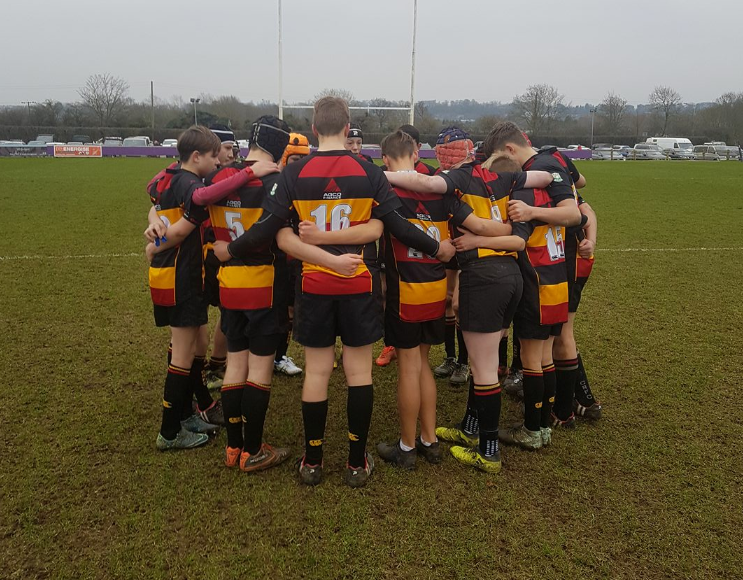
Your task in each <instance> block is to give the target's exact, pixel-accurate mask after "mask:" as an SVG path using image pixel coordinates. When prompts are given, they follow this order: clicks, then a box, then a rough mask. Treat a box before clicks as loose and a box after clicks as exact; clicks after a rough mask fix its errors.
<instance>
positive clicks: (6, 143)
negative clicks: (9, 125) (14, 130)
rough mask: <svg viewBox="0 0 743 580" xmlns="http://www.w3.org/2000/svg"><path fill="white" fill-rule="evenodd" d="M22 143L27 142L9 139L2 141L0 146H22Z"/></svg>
mask: <svg viewBox="0 0 743 580" xmlns="http://www.w3.org/2000/svg"><path fill="white" fill-rule="evenodd" d="M21 145H25V143H24V142H23V141H21V140H20V139H7V140H4V141H0V147H20V146H21Z"/></svg>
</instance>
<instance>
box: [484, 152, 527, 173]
mask: <svg viewBox="0 0 743 580" xmlns="http://www.w3.org/2000/svg"><path fill="white" fill-rule="evenodd" d="M482 165H483V167H485V169H489V170H490V171H492V172H493V173H504V172H511V173H515V172H518V171H521V166H520V165H519V164H518V163H517V162H516V161H514V160H513V159H511V158H510V157H495V156H494V157H490V158H488V159H487V161H485V162H484V163H483V164H482Z"/></svg>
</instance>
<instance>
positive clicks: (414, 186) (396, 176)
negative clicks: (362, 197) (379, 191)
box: [384, 171, 449, 195]
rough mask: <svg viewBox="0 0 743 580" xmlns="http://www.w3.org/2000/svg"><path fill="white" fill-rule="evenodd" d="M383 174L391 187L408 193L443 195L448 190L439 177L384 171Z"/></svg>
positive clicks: (413, 172) (442, 179) (444, 181)
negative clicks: (400, 188) (405, 190)
mask: <svg viewBox="0 0 743 580" xmlns="http://www.w3.org/2000/svg"><path fill="white" fill-rule="evenodd" d="M384 174H385V176H386V177H387V180H388V181H389V182H390V183H391V184H392V185H394V186H395V187H402V188H403V189H407V190H409V191H419V192H421V193H440V194H442V195H443V194H445V193H446V192H447V191H448V190H449V184H448V183H447V181H446V179H444V178H443V177H442V176H440V175H424V174H422V173H418V172H417V171H411V172H400V171H385V172H384Z"/></svg>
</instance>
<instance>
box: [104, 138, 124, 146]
mask: <svg viewBox="0 0 743 580" xmlns="http://www.w3.org/2000/svg"><path fill="white" fill-rule="evenodd" d="M123 142H124V140H123V139H122V138H121V137H104V138H103V146H104V147H121V145H122V143H123Z"/></svg>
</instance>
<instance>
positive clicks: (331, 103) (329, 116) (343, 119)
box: [312, 97, 351, 136]
mask: <svg viewBox="0 0 743 580" xmlns="http://www.w3.org/2000/svg"><path fill="white" fill-rule="evenodd" d="M350 122H351V111H349V110H348V103H346V101H344V100H343V99H341V98H339V97H323V98H322V99H320V100H319V101H317V102H316V103H315V113H314V115H313V116H312V124H313V125H314V126H315V129H316V130H317V132H318V134H320V135H323V136H328V135H337V134H338V133H340V132H341V131H343V129H344V128H345V127H346V125H348V124H349V123H350Z"/></svg>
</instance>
